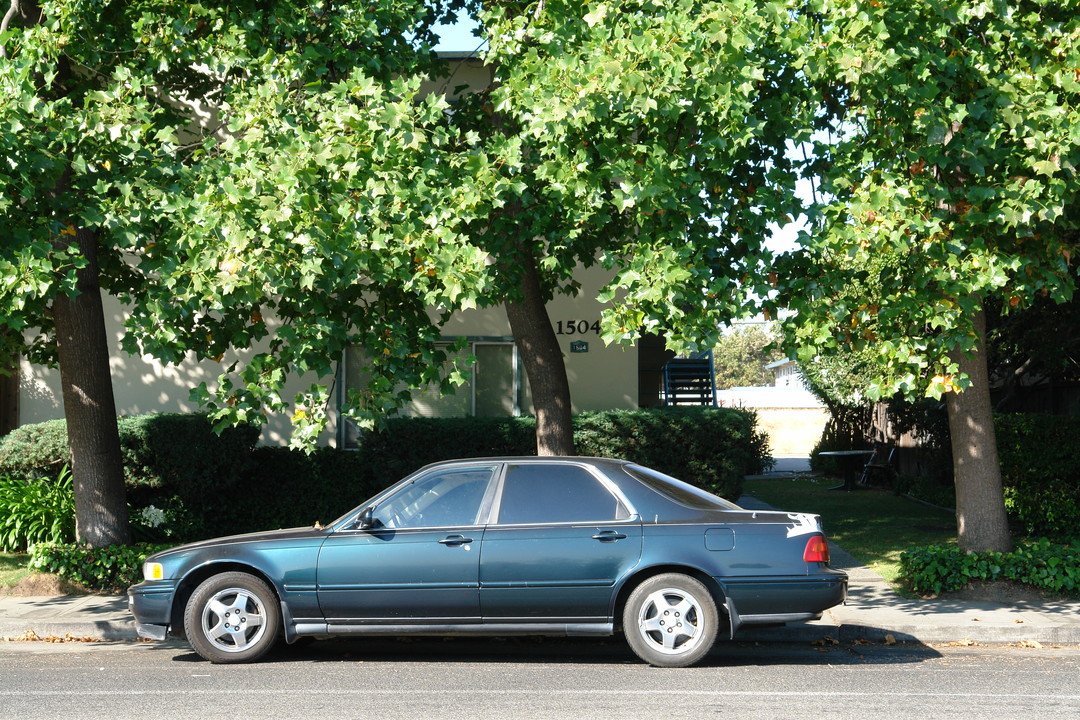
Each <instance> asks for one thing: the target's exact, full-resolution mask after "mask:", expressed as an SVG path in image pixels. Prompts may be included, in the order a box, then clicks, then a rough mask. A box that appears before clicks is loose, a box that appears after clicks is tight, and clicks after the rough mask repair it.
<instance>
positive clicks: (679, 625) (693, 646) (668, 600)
mask: <svg viewBox="0 0 1080 720" xmlns="http://www.w3.org/2000/svg"><path fill="white" fill-rule="evenodd" d="M717 625H718V617H717V612H716V603H715V602H714V601H713V598H712V595H711V594H710V593H709V591H708V589H707V588H706V587H705V586H704V585H702V584H701V583H700V582H699V581H698V580H695V579H694V578H692V577H690V576H688V575H682V574H680V573H665V574H663V575H656V576H654V577H651V578H649V579H648V580H645V581H644V582H642V583H641V584H640V585H638V586H637V587H636V588H635V589H634V591H633V592H632V593H631V594H630V597H629V599H628V600H627V601H626V608H625V609H624V610H623V632H624V633H625V635H626V641H627V643H628V644H629V645H630V649H631V650H633V651H634V653H635V654H636V655H637V656H638V657H639V658H641V659H642V660H644V661H645V662H647V663H649V664H650V665H655V666H656V667H686V666H687V665H693V664H694V663H696V662H697V661H698V660H700V659H701V658H703V657H704V656H705V654H706V653H708V652H709V650H710V649H711V648H712V646H713V643H714V642H715V641H716V632H717Z"/></svg>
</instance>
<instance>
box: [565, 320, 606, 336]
mask: <svg viewBox="0 0 1080 720" xmlns="http://www.w3.org/2000/svg"><path fill="white" fill-rule="evenodd" d="M586 333H595V334H597V335H599V334H600V321H599V320H593V321H592V322H591V323H590V322H589V321H588V320H559V321H558V322H556V323H555V334H556V335H585V334H586Z"/></svg>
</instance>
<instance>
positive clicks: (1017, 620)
mask: <svg viewBox="0 0 1080 720" xmlns="http://www.w3.org/2000/svg"><path fill="white" fill-rule="evenodd" d="M1013 622H1014V623H1023V622H1024V621H1023V620H1021V619H1020V618H1016V619H1015V620H1013Z"/></svg>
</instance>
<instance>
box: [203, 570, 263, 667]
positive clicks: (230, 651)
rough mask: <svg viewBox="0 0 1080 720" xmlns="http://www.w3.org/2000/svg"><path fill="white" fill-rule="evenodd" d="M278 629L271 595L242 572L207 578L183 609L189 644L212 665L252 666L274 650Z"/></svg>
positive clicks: (251, 577) (261, 582)
mask: <svg viewBox="0 0 1080 720" xmlns="http://www.w3.org/2000/svg"><path fill="white" fill-rule="evenodd" d="M280 630H281V609H280V608H279V607H278V601H277V596H276V595H275V594H274V591H273V590H271V589H270V587H269V586H268V585H267V584H266V583H265V582H263V581H262V580H260V579H259V578H257V577H255V576H254V575H249V574H248V573H245V572H226V573H221V574H220V575H214V576H212V577H209V578H207V579H206V580H204V581H203V582H202V584H201V585H199V587H197V588H195V592H193V593H192V594H191V599H189V600H188V604H187V607H186V608H185V609H184V632H185V633H187V637H188V642H190V643H191V646H192V647H193V648H194V649H195V652H197V653H198V654H199V655H201V656H202V657H203V658H205V659H207V660H209V661H210V662H212V663H243V662H254V661H255V660H258V659H259V658H261V657H262V656H263V655H265V654H266V653H267V652H268V651H269V650H270V648H272V647H273V646H274V643H275V642H276V640H277V636H278V633H279V631H280Z"/></svg>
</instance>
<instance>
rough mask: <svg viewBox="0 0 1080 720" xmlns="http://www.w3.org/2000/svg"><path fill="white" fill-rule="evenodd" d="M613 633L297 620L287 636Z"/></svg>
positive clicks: (608, 627) (566, 626)
mask: <svg viewBox="0 0 1080 720" xmlns="http://www.w3.org/2000/svg"><path fill="white" fill-rule="evenodd" d="M614 634H615V625H614V623H611V622H595V623H448V624H442V625H436V624H408V625H405V624H402V625H385V624H365V625H351V624H350V625H342V624H337V623H319V622H310V623H308V622H305V623H296V624H295V625H294V626H293V627H292V628H291V632H288V633H287V635H288V636H291V637H292V638H293V639H295V638H298V637H322V638H327V637H343V636H350V635H366V636H378V635H390V636H393V635H436V636H443V635H488V636H491V635H550V636H556V637H605V636H608V635H614Z"/></svg>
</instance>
